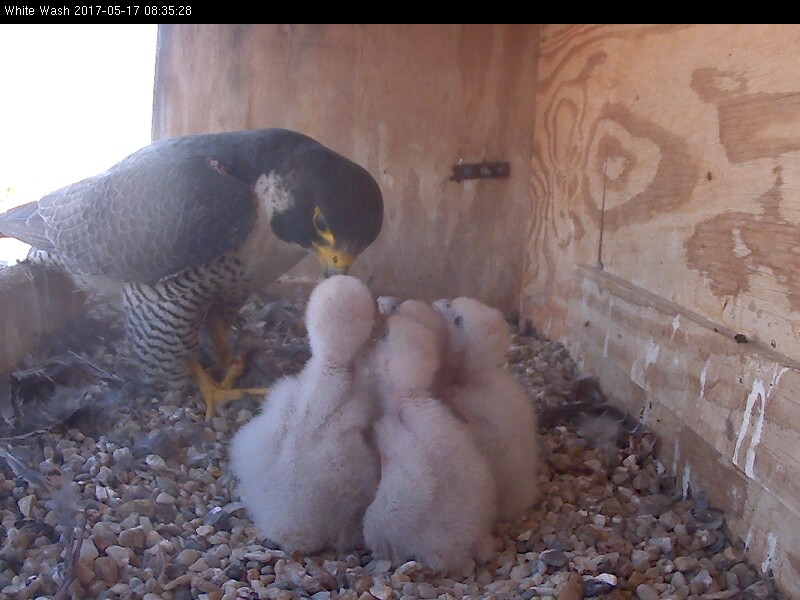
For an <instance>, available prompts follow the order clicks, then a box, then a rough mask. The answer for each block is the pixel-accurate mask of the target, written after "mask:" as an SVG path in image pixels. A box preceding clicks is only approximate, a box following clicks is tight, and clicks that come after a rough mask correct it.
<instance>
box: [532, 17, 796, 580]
mask: <svg viewBox="0 0 800 600" xmlns="http://www.w3.org/2000/svg"><path fill="white" fill-rule="evenodd" d="M540 40H541V43H540V60H539V83H538V87H537V90H536V101H535V103H534V109H535V112H536V122H535V129H534V160H533V179H532V181H533V185H532V195H533V199H532V200H533V216H532V219H531V221H530V227H529V230H528V233H527V243H526V249H527V257H526V266H525V276H524V281H523V294H522V296H521V305H522V314H523V315H524V316H525V317H527V318H530V319H531V320H532V321H533V322H534V323H535V324H536V325H537V326H538V327H540V328H541V329H543V330H544V331H545V332H546V333H548V334H550V335H551V336H553V337H556V338H559V339H562V340H564V342H565V343H566V344H567V346H568V347H569V348H570V350H571V351H572V353H573V355H574V357H575V358H576V359H577V360H578V361H579V362H580V364H581V365H582V366H583V368H584V369H585V370H587V371H589V372H591V373H593V374H595V375H597V376H598V377H600V379H601V381H602V382H603V385H604V387H605V389H606V390H608V391H609V392H610V393H611V395H612V396H614V397H615V398H616V399H617V401H618V402H620V403H622V404H624V405H626V406H627V407H628V408H629V409H630V410H631V411H633V412H634V414H639V415H640V418H641V420H642V421H643V422H645V423H646V424H648V425H650V426H651V427H653V428H654V429H656V430H657V431H658V432H659V433H661V434H662V435H661V437H662V439H663V440H664V444H663V446H662V457H663V459H664V461H665V464H666V465H667V466H668V467H670V468H671V469H672V471H673V472H674V473H676V474H677V475H678V486H679V490H678V491H684V492H687V491H690V490H692V489H694V490H699V489H703V490H704V491H706V492H708V493H709V494H710V495H711V497H712V501H714V503H715V504H717V505H718V506H720V507H722V508H724V509H725V510H726V512H727V513H728V515H729V519H730V524H731V527H732V529H733V531H734V532H735V533H736V534H737V535H738V536H739V537H741V539H742V541H743V542H744V543H745V544H746V545H747V547H748V549H749V551H750V554H751V557H752V558H753V559H754V560H755V562H756V564H759V565H761V566H762V568H763V569H764V570H765V571H771V572H773V573H774V574H775V576H776V579H777V580H778V582H779V584H780V585H781V586H782V587H783V588H784V589H786V590H789V591H791V592H793V593H798V592H800V542H798V540H800V504H798V502H797V498H798V491H799V490H798V488H797V485H798V483H797V482H798V481H800V454H798V452H797V448H798V447H800V418H798V417H800V392H798V383H800V371H798V365H800V279H798V278H797V276H796V272H797V270H798V266H800V236H799V235H798V232H799V231H800V228H799V227H798V225H800V211H799V210H798V209H800V189H798V185H799V184H800V79H798V78H797V76H796V75H797V72H798V68H799V67H800V26H796V25H790V26H783V25H771V26H770V25H691V26H686V25H684V26H676V25H653V26H646V25H624V26H610V25H596V26H588V25H572V26H544V27H543V29H542V31H541V36H540Z"/></svg>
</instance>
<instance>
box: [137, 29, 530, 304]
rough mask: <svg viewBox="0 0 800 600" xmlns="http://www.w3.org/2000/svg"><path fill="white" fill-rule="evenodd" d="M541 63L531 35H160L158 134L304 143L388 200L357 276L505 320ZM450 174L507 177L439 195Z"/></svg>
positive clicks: (515, 277) (515, 290) (517, 260)
mask: <svg viewBox="0 0 800 600" xmlns="http://www.w3.org/2000/svg"><path fill="white" fill-rule="evenodd" d="M537 48H538V28H537V27H536V26H532V25H237V26H234V25H162V26H161V27H160V29H159V50H158V60H157V67H156V101H155V111H154V125H153V134H154V137H155V138H161V137H166V136H172V135H181V134H188V133H197V132H205V131H223V130H236V129H250V128H257V127H288V128H291V129H297V130H300V131H303V132H304V133H307V134H309V135H311V136H313V137H315V138H317V139H319V140H320V141H321V142H323V143H325V144H327V145H329V146H331V147H332V148H334V149H336V150H337V151H339V152H341V153H342V154H345V155H347V156H349V157H351V158H353V159H354V160H356V161H357V162H359V163H360V164H362V165H363V166H364V167H366V168H367V169H368V170H369V171H370V172H371V173H372V174H373V175H374V176H375V177H376V179H377V180H378V182H379V184H380V186H381V188H382V190H383V194H384V198H385V200H386V223H385V227H384V231H383V232H382V233H381V235H380V237H379V238H378V240H377V241H376V243H375V244H374V245H373V246H372V247H370V248H368V249H367V251H366V252H365V253H364V255H363V256H362V257H361V258H360V259H359V261H358V262H357V263H356V267H355V269H354V272H355V273H356V274H358V275H360V276H362V277H364V278H366V279H369V280H370V281H371V283H372V286H373V288H374V289H375V290H378V291H380V292H382V293H390V294H396V295H402V296H415V297H420V298H425V299H434V298H438V297H442V296H453V295H461V294H467V295H474V296H477V297H480V298H482V299H484V300H485V301H487V302H490V303H492V304H494V305H496V306H498V307H500V308H501V309H502V310H504V311H505V312H506V313H508V314H515V313H516V311H517V309H518V306H519V302H518V299H519V294H520V289H521V280H522V263H523V255H524V252H523V251H522V246H521V244H520V241H521V240H522V239H523V236H524V233H525V228H526V224H527V219H528V214H529V211H530V193H529V187H530V173H531V160H530V159H531V155H532V147H531V142H532V139H531V137H530V132H531V131H532V129H533V118H534V113H533V111H532V107H531V105H532V102H533V96H534V89H535V85H536V64H537V63H536V53H537ZM460 159H463V160H465V161H466V162H472V161H481V160H482V159H488V160H503V161H509V162H510V163H511V177H510V178H509V179H502V180H483V181H467V182H463V183H455V182H452V181H449V177H450V174H451V167H452V165H453V164H454V163H455V162H456V161H458V160H460ZM310 268H315V267H314V262H313V261H311V263H310Z"/></svg>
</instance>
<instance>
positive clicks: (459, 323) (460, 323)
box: [453, 315, 464, 328]
mask: <svg viewBox="0 0 800 600" xmlns="http://www.w3.org/2000/svg"><path fill="white" fill-rule="evenodd" d="M453 323H454V324H455V326H456V327H461V328H463V327H464V318H463V317H462V316H461V315H459V316H457V317H456V318H455V319H454V320H453Z"/></svg>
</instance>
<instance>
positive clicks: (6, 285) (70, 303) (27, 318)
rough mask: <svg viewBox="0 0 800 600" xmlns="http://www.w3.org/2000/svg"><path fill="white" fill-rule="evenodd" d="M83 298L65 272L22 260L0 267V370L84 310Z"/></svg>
mask: <svg viewBox="0 0 800 600" xmlns="http://www.w3.org/2000/svg"><path fill="white" fill-rule="evenodd" d="M85 301H86V296H85V294H84V293H83V292H80V291H79V290H77V289H76V288H75V286H74V285H73V284H72V281H71V280H70V279H69V278H68V277H67V276H66V275H62V274H60V273H57V272H53V271H43V270H42V269H32V268H30V267H29V266H27V265H23V264H19V265H12V266H10V267H7V268H3V269H0V306H2V307H3V310H2V311H0V340H3V344H2V351H0V374H2V375H5V374H7V373H9V372H11V371H12V370H13V369H14V368H16V367H18V365H19V362H20V361H21V360H22V359H23V358H24V357H25V355H26V354H28V353H30V352H31V351H32V350H34V349H35V348H36V346H37V344H39V343H40V341H41V340H42V339H44V338H45V337H46V336H47V335H48V334H49V333H51V332H52V331H54V330H55V329H57V328H58V327H60V326H61V325H63V324H65V323H66V322H67V321H68V320H69V319H71V318H74V317H75V316H77V315H78V314H79V313H80V312H81V311H82V310H84V309H85V306H84V303H85Z"/></svg>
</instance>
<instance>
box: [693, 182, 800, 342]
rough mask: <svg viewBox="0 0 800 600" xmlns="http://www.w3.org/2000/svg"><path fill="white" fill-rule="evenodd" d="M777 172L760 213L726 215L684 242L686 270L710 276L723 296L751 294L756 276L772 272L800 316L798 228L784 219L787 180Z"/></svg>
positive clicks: (759, 201) (760, 203) (705, 223)
mask: <svg viewBox="0 0 800 600" xmlns="http://www.w3.org/2000/svg"><path fill="white" fill-rule="evenodd" d="M774 172H775V175H776V177H775V185H774V186H773V187H772V188H770V189H769V190H767V191H766V192H765V193H764V194H762V195H761V196H760V197H759V198H758V199H757V200H756V204H757V205H758V206H760V207H761V209H762V210H761V213H760V214H756V215H753V214H751V213H746V212H739V211H729V212H723V213H720V214H718V215H716V216H714V217H712V218H711V219H708V220H706V221H703V222H702V223H700V224H699V225H698V226H697V227H696V228H695V232H694V234H692V236H691V237H690V238H689V239H687V240H686V242H685V248H686V256H687V265H688V266H689V267H690V268H692V269H694V270H695V271H698V272H699V273H701V274H702V275H704V276H706V277H707V278H708V285H709V287H710V288H711V290H712V291H713V292H714V293H715V294H716V295H717V296H720V297H726V296H736V295H738V294H740V293H743V292H750V291H751V287H752V282H751V279H750V278H751V276H752V275H754V274H762V275H763V274H764V273H771V276H772V277H774V278H775V280H776V282H777V284H778V285H779V286H780V288H781V289H785V290H787V293H786V298H787V300H788V301H789V303H790V304H791V306H792V309H793V310H796V311H800V288H799V287H798V285H797V283H796V281H797V280H796V273H797V249H798V246H800V242H798V237H797V224H796V223H792V222H790V221H788V220H786V219H785V218H783V217H782V216H781V213H780V206H781V203H782V202H783V201H784V195H783V190H782V188H783V177H782V175H781V168H780V167H776V169H775V171H774ZM737 341H738V340H737Z"/></svg>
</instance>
